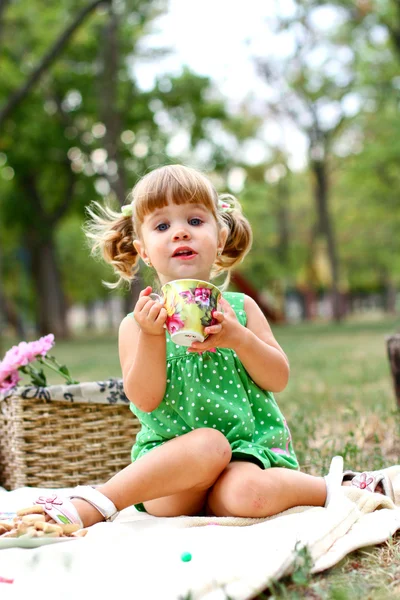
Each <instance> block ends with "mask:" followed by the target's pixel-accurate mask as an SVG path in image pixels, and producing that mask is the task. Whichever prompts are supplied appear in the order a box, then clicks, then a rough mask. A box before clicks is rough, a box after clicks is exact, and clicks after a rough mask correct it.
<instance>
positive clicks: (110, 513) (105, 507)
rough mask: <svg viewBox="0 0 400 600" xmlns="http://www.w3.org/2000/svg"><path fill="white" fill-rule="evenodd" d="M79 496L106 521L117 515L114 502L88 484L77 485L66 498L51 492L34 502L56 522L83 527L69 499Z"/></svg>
mask: <svg viewBox="0 0 400 600" xmlns="http://www.w3.org/2000/svg"><path fill="white" fill-rule="evenodd" d="M73 498H79V499H80V500H85V501H86V502H89V504H91V505H92V506H93V507H94V508H95V509H96V510H98V511H99V513H100V514H101V515H102V516H103V517H104V519H105V520H106V521H112V520H114V519H115V517H116V516H117V515H118V510H117V508H116V507H115V505H114V503H113V502H111V500H110V499H109V498H107V496H105V495H104V494H102V493H101V492H99V491H98V490H96V489H95V488H94V487H91V486H89V485H78V486H77V487H76V488H75V489H74V491H73V493H72V494H71V495H70V496H68V497H67V498H65V497H62V496H58V495H57V494H52V495H51V496H39V498H37V499H36V501H35V504H39V505H40V506H42V507H43V510H44V511H45V512H46V513H47V514H48V515H49V517H51V518H52V519H53V520H54V521H56V523H64V524H67V523H75V524H78V525H79V526H80V527H83V523H82V519H81V518H80V516H79V514H78V511H77V510H76V508H75V506H74V505H73V504H72V502H71V499H73Z"/></svg>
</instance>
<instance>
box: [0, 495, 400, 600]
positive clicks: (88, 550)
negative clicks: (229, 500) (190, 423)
mask: <svg viewBox="0 0 400 600" xmlns="http://www.w3.org/2000/svg"><path fill="white" fill-rule="evenodd" d="M0 490H1V488H0ZM49 492H50V490H48V489H47V490H46V489H42V488H40V489H39V488H37V489H33V488H20V489H18V490H14V491H13V492H6V491H0V510H1V511H13V510H17V509H18V508H20V507H21V506H28V505H29V504H31V503H32V500H34V499H35V498H36V497H37V496H38V495H41V494H47V493H49ZM60 492H61V493H62V492H64V493H69V492H70V489H65V490H63V491H62V490H57V493H60ZM399 528H400V508H398V507H395V506H394V505H393V503H392V502H391V501H390V500H389V499H388V498H386V497H385V496H382V495H381V494H375V493H374V494H373V493H371V492H367V491H365V490H360V489H355V488H342V492H341V493H340V494H337V495H336V496H335V497H334V498H333V499H332V502H331V503H330V505H329V506H328V507H327V508H322V507H307V506H301V507H296V508H292V509H290V510H287V511H285V512H283V513H280V514H279V515H276V516H274V517H270V518H267V519H241V518H230V517H225V518H215V517H175V518H160V517H152V516H150V515H147V514H144V513H139V512H138V511H136V509H135V508H134V507H130V508H127V509H125V510H123V511H121V513H120V514H119V516H118V517H117V519H116V520H115V521H114V522H112V523H99V524H97V525H94V526H93V527H91V528H89V530H88V534H87V536H86V537H84V538H81V539H73V540H69V541H66V542H62V543H54V544H51V545H46V546H42V547H38V548H35V549H24V548H17V547H16V548H10V549H1V550H0V597H1V598H2V600H3V599H4V600H8V599H9V598H21V597H23V596H22V594H24V593H25V594H26V597H29V598H30V600H36V598H37V599H38V600H39V598H40V600H43V597H44V594H46V596H48V595H49V594H52V596H54V597H55V598H57V600H70V599H71V598H78V599H79V598H84V597H85V598H87V597H89V596H90V597H93V598H97V599H98V598H100V599H101V598H109V597H113V596H112V595H115V593H116V592H117V590H118V596H119V598H122V599H123V598H129V599H138V600H153V599H154V600H159V599H160V598H163V600H178V599H180V600H184V599H189V598H190V600H199V599H202V600H223V599H226V598H227V597H229V598H231V599H233V600H249V599H251V598H254V597H255V596H257V594H258V593H260V592H262V591H263V590H265V589H266V588H267V587H268V586H269V585H270V584H271V583H272V582H274V581H277V580H279V579H280V578H282V577H283V576H285V575H288V574H290V573H291V572H292V571H293V569H295V568H296V565H297V564H298V562H299V560H301V555H302V551H303V552H304V548H306V549H307V553H308V556H309V557H310V560H311V564H312V568H311V572H312V573H318V572H321V571H324V570H326V569H328V568H330V567H332V566H333V565H335V564H337V563H338V562H339V561H340V560H341V559H342V558H343V557H344V556H346V555H347V554H348V553H350V552H352V551H353V550H355V549H357V548H361V547H363V546H369V545H374V544H379V543H381V542H384V541H385V540H388V539H389V538H390V537H391V536H392V535H393V534H394V533H395V532H396V531H397V529H399ZM302 549H303V550H302ZM188 558H189V559H190V560H188ZM1 578H3V579H4V580H5V581H8V582H9V583H7V582H3V583H1ZM11 582H12V583H11ZM28 594H29V596H28Z"/></svg>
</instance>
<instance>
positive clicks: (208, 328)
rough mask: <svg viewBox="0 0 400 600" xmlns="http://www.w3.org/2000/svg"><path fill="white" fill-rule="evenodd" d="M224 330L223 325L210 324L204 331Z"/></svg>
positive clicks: (218, 331)
mask: <svg viewBox="0 0 400 600" xmlns="http://www.w3.org/2000/svg"><path fill="white" fill-rule="evenodd" d="M221 331H222V325H210V326H209V327H206V328H205V330H204V332H205V333H210V334H211V333H220V332H221Z"/></svg>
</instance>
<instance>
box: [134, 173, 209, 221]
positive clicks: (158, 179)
mask: <svg viewBox="0 0 400 600" xmlns="http://www.w3.org/2000/svg"><path fill="white" fill-rule="evenodd" d="M132 196H133V209H134V213H135V221H136V222H138V223H143V220H144V218H145V216H147V215H148V214H151V213H152V212H153V211H154V210H156V209H157V208H164V207H165V206H168V204H178V205H179V204H202V205H203V206H205V207H206V208H207V209H208V210H210V211H211V212H212V213H213V215H214V216H215V218H217V217H216V214H217V202H218V196H217V192H216V191H215V189H214V187H213V185H212V184H211V182H210V181H209V180H208V179H207V177H205V176H204V175H202V173H199V172H198V171H195V170H194V169H191V168H189V167H184V166H182V165H168V166H165V167H160V168H159V169H155V170H154V171H151V173H148V174H147V175H145V177H143V179H141V180H140V181H139V183H138V184H137V185H136V186H135V188H134V189H133V192H132Z"/></svg>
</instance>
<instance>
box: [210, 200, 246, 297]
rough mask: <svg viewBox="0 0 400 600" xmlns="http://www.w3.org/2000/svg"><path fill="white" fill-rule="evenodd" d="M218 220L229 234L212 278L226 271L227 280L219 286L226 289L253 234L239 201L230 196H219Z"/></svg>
mask: <svg viewBox="0 0 400 600" xmlns="http://www.w3.org/2000/svg"><path fill="white" fill-rule="evenodd" d="M218 220H219V223H220V225H221V226H222V227H227V228H228V230H229V234H228V238H227V240H226V243H225V246H224V249H223V251H222V254H221V256H218V257H217V259H216V261H215V263H214V269H213V276H216V275H218V274H220V273H222V272H224V271H225V272H226V271H227V272H228V275H227V278H226V280H225V281H224V283H223V285H222V286H220V287H222V288H224V289H226V288H227V286H228V283H229V279H230V272H231V270H232V269H233V268H234V267H236V266H237V265H239V264H240V263H241V262H242V261H243V259H244V257H245V256H246V254H247V253H248V252H249V250H250V248H251V245H252V242H253V234H252V230H251V226H250V223H249V221H248V220H247V219H246V217H245V216H244V214H243V212H242V207H241V205H240V203H239V201H238V200H237V199H236V198H235V197H234V196H232V195H231V194H221V195H219V197H218Z"/></svg>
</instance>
